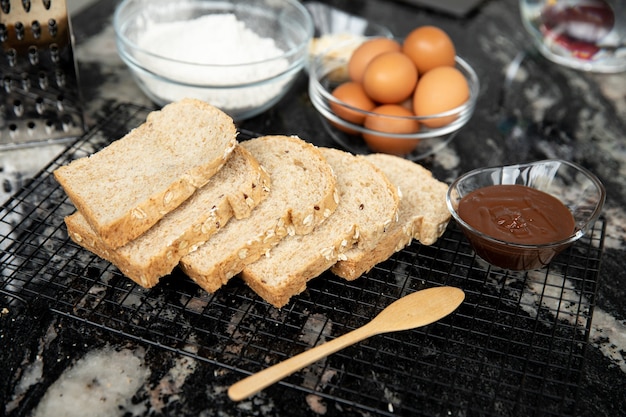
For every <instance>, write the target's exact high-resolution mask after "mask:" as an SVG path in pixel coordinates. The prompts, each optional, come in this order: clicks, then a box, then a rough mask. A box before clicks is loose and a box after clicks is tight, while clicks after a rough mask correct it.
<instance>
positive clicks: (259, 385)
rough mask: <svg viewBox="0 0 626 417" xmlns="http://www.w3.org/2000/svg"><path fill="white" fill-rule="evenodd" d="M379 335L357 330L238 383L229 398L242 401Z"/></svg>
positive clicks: (234, 385)
mask: <svg viewBox="0 0 626 417" xmlns="http://www.w3.org/2000/svg"><path fill="white" fill-rule="evenodd" d="M377 333H378V332H377V331H375V330H374V331H373V330H372V327H368V326H367V325H366V326H363V327H360V328H358V329H355V330H353V331H351V332H349V333H346V334H344V335H342V336H339V337H337V338H336V339H332V340H331V341H329V342H326V343H323V344H321V345H318V346H316V347H314V348H312V349H309V350H306V351H304V352H302V353H300V354H298V355H296V356H293V357H291V358H289V359H287V360H285V361H283V362H280V363H277V364H276V365H274V366H270V367H269V368H266V369H264V370H262V371H260V372H257V373H256V374H252V375H250V376H249V377H247V378H244V379H242V380H241V381H239V382H236V383H235V384H233V385H231V387H230V388H229V389H228V396H229V397H230V399H231V400H233V401H241V400H243V399H245V398H247V397H249V396H251V395H253V394H255V393H257V392H259V391H261V390H262V389H263V388H266V387H268V386H270V385H272V384H273V383H275V382H277V381H280V380H281V379H283V378H285V377H287V376H289V375H291V374H292V373H294V372H296V371H299V370H300V369H302V368H304V367H306V366H307V365H310V364H312V363H313V362H315V361H317V360H319V359H321V358H323V357H326V356H328V355H331V354H333V353H335V352H337V351H339V350H341V349H343V348H345V347H348V346H350V345H353V344H354V343H357V342H360V341H361V340H364V339H366V338H368V337H370V336H373V335H375V334H377Z"/></svg>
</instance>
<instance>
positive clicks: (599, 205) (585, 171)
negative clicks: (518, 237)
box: [446, 158, 606, 251]
mask: <svg viewBox="0 0 626 417" xmlns="http://www.w3.org/2000/svg"><path fill="white" fill-rule="evenodd" d="M551 162H552V163H554V162H557V163H560V164H562V165H567V166H569V167H570V168H572V169H574V170H576V171H578V172H580V173H581V174H583V175H584V176H585V177H586V178H587V179H588V180H589V181H590V182H591V183H593V184H594V186H595V187H596V190H597V191H598V192H599V194H600V198H599V199H598V201H597V202H596V204H595V207H594V210H593V212H592V213H591V214H590V215H589V218H588V219H587V220H586V222H585V226H588V225H590V224H592V223H593V222H595V221H596V220H597V219H598V217H599V216H600V213H601V212H602V209H603V207H604V203H605V201H606V189H605V187H604V185H603V184H602V182H601V181H600V179H599V178H598V177H597V176H596V175H595V174H594V173H592V172H591V171H589V170H588V169H587V168H585V167H583V166H581V165H580V164H577V163H575V162H571V161H567V160H565V159H559V158H554V159H552V158H551V159H542V160H539V161H533V162H526V163H519V164H505V165H495V166H489V167H482V168H475V169H472V170H470V171H467V172H466V173H464V174H462V175H460V176H459V177H457V178H456V179H455V180H454V181H453V182H452V183H451V184H450V186H449V187H448V191H447V192H446V205H447V206H448V210H449V211H450V214H451V215H452V217H453V218H454V220H455V221H456V222H457V224H459V226H460V227H461V228H462V229H465V230H467V231H468V232H471V233H472V234H473V235H475V236H476V237H478V238H480V239H483V240H486V241H488V242H490V243H494V244H497V245H500V246H507V247H511V248H518V249H521V250H525V251H529V250H541V249H550V248H559V247H561V246H564V245H569V244H571V243H573V242H575V241H577V240H578V239H580V238H581V237H582V236H583V235H584V234H585V233H586V229H587V228H586V227H583V228H580V227H578V225H577V226H576V229H575V230H574V232H573V233H572V234H571V235H570V236H568V237H567V238H565V239H561V240H558V241H554V242H550V243H543V244H524V243H516V242H507V241H506V240H501V239H498V238H495V237H493V236H490V235H487V234H485V233H483V232H481V231H479V230H477V229H475V228H474V227H472V226H471V225H469V224H468V223H466V222H465V221H464V220H463V219H462V218H461V217H460V216H459V214H458V212H457V210H456V209H455V207H454V205H453V197H452V193H453V190H454V189H455V188H456V186H457V185H458V184H459V183H460V182H461V181H463V180H466V179H468V178H470V177H472V176H474V175H476V174H478V173H480V172H485V171H498V170H502V169H505V168H514V167H531V166H535V165H542V164H546V163H551ZM493 185H497V184H493ZM479 188H483V187H479Z"/></svg>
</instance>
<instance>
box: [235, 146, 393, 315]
mask: <svg viewBox="0 0 626 417" xmlns="http://www.w3.org/2000/svg"><path fill="white" fill-rule="evenodd" d="M321 150H322V153H323V155H324V157H325V158H326V160H327V161H328V162H329V163H330V165H331V166H332V167H333V170H334V171H335V173H336V175H337V184H338V189H339V205H338V206H337V209H336V210H335V212H334V213H333V214H332V215H331V216H330V217H329V218H328V220H326V221H325V222H323V223H322V224H321V225H319V226H318V227H316V228H315V230H313V232H312V233H310V234H307V235H302V236H287V237H286V238H284V239H283V240H282V241H281V242H280V243H278V244H277V245H276V246H275V247H274V248H273V249H272V250H271V251H270V252H269V253H268V255H267V256H265V257H262V258H260V259H259V260H258V261H256V262H254V263H252V264H250V265H248V266H246V267H245V268H244V269H243V271H242V273H241V276H242V278H243V279H244V281H245V282H246V283H247V284H248V286H249V287H250V288H252V289H253V290H254V291H255V292H256V293H257V294H258V295H259V296H261V297H262V298H263V299H265V300H266V301H267V302H268V303H270V304H272V305H273V306H274V307H276V308H280V307H283V306H284V305H286V304H287V303H288V302H289V299H290V298H291V297H292V296H294V295H296V294H299V293H301V292H302V291H304V290H305V289H306V285H307V282H308V281H309V280H311V279H312V278H315V277H317V276H318V275H320V274H321V273H322V272H324V271H325V270H327V269H328V268H330V267H331V266H332V265H333V264H335V263H336V262H337V261H338V260H340V259H343V253H344V252H345V251H346V250H348V249H349V248H351V247H352V246H353V245H356V246H357V247H359V248H361V249H362V250H372V249H373V248H375V247H376V245H377V243H378V241H379V240H380V239H381V238H382V237H383V236H384V235H385V234H386V231H387V229H389V228H390V227H391V226H392V225H393V224H394V223H395V222H396V221H397V210H398V206H399V196H398V194H397V191H396V187H395V186H394V185H393V184H391V182H389V180H388V179H387V177H386V176H385V175H384V174H383V173H382V172H381V171H380V170H379V169H378V168H376V167H375V166H374V165H373V164H371V163H370V162H369V161H367V159H365V158H364V157H363V156H354V155H352V154H349V153H347V152H344V151H341V150H338V149H330V148H321Z"/></svg>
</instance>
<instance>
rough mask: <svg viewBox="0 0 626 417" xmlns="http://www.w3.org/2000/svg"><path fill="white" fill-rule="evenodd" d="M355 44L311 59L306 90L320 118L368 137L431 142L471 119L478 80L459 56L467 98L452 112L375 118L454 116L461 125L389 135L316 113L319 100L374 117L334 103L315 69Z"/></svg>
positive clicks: (342, 103)
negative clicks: (330, 55) (328, 57)
mask: <svg viewBox="0 0 626 417" xmlns="http://www.w3.org/2000/svg"><path fill="white" fill-rule="evenodd" d="M378 38H385V37H384V36H370V37H363V38H361V39H360V40H359V42H364V41H366V40H371V39H378ZM388 39H395V40H400V38H388ZM355 42H357V40H354V39H352V40H347V41H345V42H342V43H339V44H337V45H335V46H334V47H331V48H328V49H326V50H324V51H323V52H322V53H321V54H319V55H317V56H316V57H315V59H314V60H313V65H312V66H311V68H310V70H309V91H310V96H311V100H312V101H313V104H314V106H315V107H316V109H317V110H318V112H320V113H322V115H323V116H324V118H326V119H327V120H332V122H334V123H337V124H339V125H341V126H342V127H345V128H348V129H351V130H353V131H356V132H359V133H365V134H372V135H380V134H384V135H385V136H387V137H390V138H397V139H433V138H434V139H437V138H438V137H440V136H444V135H447V134H450V133H453V132H456V131H458V130H459V129H460V128H461V127H462V126H463V125H465V124H466V123H467V122H468V121H469V119H470V118H471V115H472V114H473V112H474V109H475V107H476V102H477V101H478V96H479V94H480V80H479V78H478V74H477V73H476V71H475V70H474V68H473V67H472V66H471V65H470V64H469V63H468V62H467V61H466V60H465V59H463V58H462V57H460V56H459V55H456V56H455V62H456V64H457V66H456V67H455V68H457V67H461V68H462V70H463V71H464V74H463V75H465V78H466V79H467V80H468V87H469V91H470V96H469V98H468V99H467V101H466V102H464V103H463V104H461V105H459V106H457V107H455V108H453V109H450V110H447V111H445V112H441V113H437V114H433V115H429V116H387V115H385V116H379V117H384V118H389V119H392V120H393V119H398V120H413V121H416V122H418V123H422V122H423V121H428V120H433V119H437V118H442V117H449V116H455V115H458V116H459V118H461V119H462V122H461V123H456V122H458V119H457V120H455V121H453V122H451V123H449V124H447V125H445V126H442V127H439V128H427V130H424V131H421V130H420V131H419V132H415V133H389V132H379V131H375V130H371V129H368V128H366V127H364V126H362V125H358V124H355V123H352V122H349V121H347V120H344V119H342V118H340V117H339V116H337V115H335V113H334V112H332V110H328V111H322V110H320V108H319V107H318V106H324V105H323V104H321V103H320V101H322V102H323V101H326V102H327V103H329V105H328V106H329V107H330V103H333V104H336V105H338V106H342V107H345V108H346V109H348V110H350V111H352V112H355V113H358V114H360V115H362V116H364V117H366V116H368V115H377V114H376V113H374V112H371V111H366V110H362V109H358V108H356V107H353V106H351V105H349V104H347V103H344V102H343V101H341V100H337V99H336V98H335V97H334V96H333V95H332V93H331V92H330V91H328V90H327V89H326V88H324V87H323V86H322V83H321V82H320V77H321V75H319V70H320V68H322V67H323V65H324V64H325V62H326V61H327V58H326V57H327V56H328V55H329V54H330V53H332V52H333V51H337V50H341V49H342V48H345V47H346V46H347V45H352V44H354V43H355ZM331 59H335V58H331ZM324 75H325V74H324ZM324 107H325V106H324ZM327 112H328V113H330V115H331V118H330V119H329V117H328V115H327V114H326V113H327Z"/></svg>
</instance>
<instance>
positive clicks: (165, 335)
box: [0, 104, 605, 416]
mask: <svg viewBox="0 0 626 417" xmlns="http://www.w3.org/2000/svg"><path fill="white" fill-rule="evenodd" d="M147 112H148V109H145V108H142V107H137V106H134V105H130V104H123V105H120V106H119V107H118V108H117V109H116V111H115V112H114V114H112V115H111V116H110V117H109V118H107V120H104V121H102V122H101V123H100V124H99V125H98V126H97V127H95V128H94V129H92V130H90V131H89V132H88V133H87V134H85V135H84V136H83V137H82V138H80V139H79V140H78V141H77V142H76V143H74V144H72V145H71V146H70V147H68V148H67V149H66V151H65V152H63V153H62V154H61V155H60V156H59V157H58V158H56V159H55V160H54V161H52V162H51V163H50V165H49V166H47V167H46V168H45V169H44V170H42V172H40V173H39V174H38V175H37V176H36V177H35V178H34V179H33V180H32V181H31V182H30V183H29V184H27V185H26V186H25V187H24V188H23V189H21V190H20V191H19V192H18V193H17V194H16V195H15V196H14V197H12V198H11V199H10V200H9V201H8V202H7V203H5V204H4V205H3V206H2V209H1V210H0V249H1V250H2V255H0V271H1V274H0V280H1V281H0V297H9V298H10V297H13V298H15V299H21V300H24V301H26V302H30V301H31V300H33V299H34V298H38V301H43V302H45V303H46V304H47V305H49V308H50V309H51V310H53V311H54V312H56V313H58V314H61V315H64V316H68V317H72V318H75V319H77V320H80V321H82V322H85V323H87V324H89V325H93V326H97V327H100V328H104V329H107V330H109V331H111V332H114V333H117V334H121V335H124V336H126V337H128V338H131V339H136V340H141V341H147V342H148V343H150V344H153V345H155V346H158V347H160V348H164V349H169V350H172V351H175V352H179V353H181V354H184V355H190V356H192V357H194V358H196V359H198V360H201V361H206V362H208V363H211V364H216V365H219V366H221V367H224V368H227V369H229V370H232V371H234V372H236V373H240V374H241V376H242V377H243V376H244V375H245V374H249V373H252V372H256V371H259V370H261V369H263V368H264V367H266V366H267V365H268V364H273V363H276V362H278V361H281V360H283V359H285V358H287V357H290V356H292V355H294V354H296V353H298V352H300V351H303V350H305V349H307V348H309V347H310V346H311V345H313V344H316V343H319V342H320V341H323V340H327V339H331V338H333V337H336V336H339V335H341V334H344V333H346V332H348V331H350V330H352V329H354V328H356V327H358V326H361V325H363V324H365V323H366V322H367V321H368V320H370V319H371V318H372V317H374V316H375V315H376V314H377V313H378V312H379V311H380V310H381V309H382V308H384V307H385V306H386V305H388V304H390V303H391V302H392V301H394V300H396V299H397V298H399V297H401V296H402V295H405V294H407V293H410V292H413V291H416V290H419V289H422V288H428V287H433V286H440V285H452V286H457V287H460V288H462V289H463V290H464V291H465V293H466V299H465V301H464V302H463V304H462V305H461V306H460V308H459V309H458V310H457V311H456V312H454V313H453V314H452V315H450V316H448V317H446V318H445V319H443V320H441V321H439V322H437V323H434V324H432V325H429V326H426V327H424V328H420V329H416V330H412V331H406V332H399V333H393V334H387V335H380V336H376V337H373V338H371V339H369V340H366V341H363V342H361V343H359V344H358V345H356V346H353V347H350V348H348V349H345V350H344V351H342V352H339V353H336V354H334V355H332V356H330V357H329V358H327V359H325V360H323V361H320V362H318V363H316V364H314V365H311V366H310V367H308V368H307V369H305V370H303V371H302V372H299V373H296V374H294V375H292V376H291V377H289V378H287V379H285V380H284V381H282V382H281V384H283V386H285V387H290V388H291V389H296V390H299V391H304V392H307V393H312V394H315V395H318V396H320V397H322V398H325V399H327V400H332V401H334V402H335V403H336V404H338V407H339V408H341V405H342V404H343V405H344V406H350V407H351V408H353V409H357V410H362V412H364V413H371V414H376V415H390V416H391V415H461V414H463V415H481V416H509V415H527V416H530V415H555V416H556V415H558V416H566V415H575V414H576V398H577V395H578V389H579V382H580V380H581V376H582V372H583V364H584V357H585V351H586V349H587V340H588V336H589V331H590V328H591V318H592V313H593V308H594V305H595V296H596V289H597V285H598V271H599V268H600V258H601V253H602V246H603V241H604V228H605V225H604V220H603V219H601V220H599V221H598V222H596V224H595V225H594V227H593V229H592V230H591V231H590V233H589V234H588V235H587V236H585V237H583V238H582V239H581V240H580V241H579V242H577V243H576V244H575V245H574V246H573V247H571V248H570V249H569V250H568V251H566V252H564V253H563V254H561V255H560V256H558V257H557V258H556V259H555V260H554V262H553V263H552V264H551V265H550V266H549V267H548V268H546V269H543V270H540V271H533V272H530V273H510V272H506V271H503V270H499V269H494V268H490V267H488V266H487V265H486V264H484V263H483V262H482V261H481V260H480V259H479V258H477V257H476V256H475V254H474V252H473V251H472V250H471V248H470V247H469V245H468V243H467V241H466V240H465V238H464V237H463V235H462V233H461V232H460V231H459V230H458V229H457V227H456V226H455V225H454V224H453V223H452V224H450V226H449V227H448V229H447V231H446V232H445V234H444V235H443V237H441V238H440V239H439V241H438V242H437V243H436V244H435V245H432V246H422V245H420V244H418V243H414V244H412V245H411V246H409V247H407V248H406V249H404V250H402V251H400V252H398V253H397V254H395V255H394V256H393V257H392V258H391V259H389V260H388V261H386V262H384V263H382V264H380V265H378V266H377V267H375V268H374V269H373V270H372V271H370V272H369V273H367V274H366V275H364V276H363V277H361V278H360V279H358V280H355V281H353V282H346V281H344V280H342V279H339V278H336V277H334V276H333V275H332V274H330V273H325V274H323V275H322V276H320V277H319V278H317V279H315V280H313V281H311V282H310V284H309V288H308V289H307V290H306V291H305V292H304V293H302V294H300V295H299V296H297V297H294V299H293V300H292V301H291V302H290V304H288V305H287V306H286V307H284V308H283V309H281V310H277V309H275V308H273V307H271V306H270V305H268V304H267V303H265V302H264V301H262V300H261V299H260V298H259V297H257V296H256V295H255V294H254V293H253V292H252V291H251V290H250V289H248V288H247V287H246V286H245V285H243V284H242V283H241V282H240V281H239V280H238V279H233V280H231V282H230V283H229V284H228V285H227V286H226V287H224V288H222V289H221V290H219V291H218V292H217V293H216V294H214V295H210V294H207V293H206V292H204V291H202V290H200V289H199V287H197V286H196V285H195V284H194V283H193V282H192V281H191V280H189V279H188V278H187V277H186V276H184V275H183V274H182V273H181V272H180V271H178V270H176V271H174V273H172V275H171V276H168V277H166V278H164V279H163V280H162V282H161V283H160V284H159V285H157V286H156V287H155V288H153V289H151V290H146V289H143V288H141V287H139V286H137V285H135V284H134V283H133V282H132V281H131V280H129V279H127V278H126V277H124V276H123V275H122V274H121V273H120V272H119V271H118V270H117V268H115V267H114V266H112V265H111V264H109V263H108V262H106V261H103V260H101V259H99V258H98V257H96V256H94V255H92V254H91V253H89V252H87V251H85V250H83V249H81V248H80V247H78V246H77V245H75V244H74V243H73V242H71V241H70V240H69V239H68V237H67V233H66V229H65V226H64V223H63V217H64V216H65V215H68V214H70V213H72V212H73V211H74V208H73V206H72V204H71V203H70V202H69V200H68V199H67V198H66V196H65V194H64V192H63V190H62V189H61V188H60V187H59V185H58V184H57V183H56V182H55V180H54V178H53V176H52V171H53V170H55V169H56V168H57V167H59V166H60V165H63V164H65V163H67V162H68V161H70V160H72V159H74V158H77V157H81V156H85V155H88V154H90V153H92V152H94V151H96V150H98V149H100V148H102V147H103V146H105V145H106V144H108V143H109V142H110V141H111V140H113V139H117V138H119V137H121V136H123V135H124V134H125V133H126V132H127V131H128V130H129V129H131V128H133V127H136V126H137V125H139V124H140V123H142V122H143V121H144V120H145V117H146V115H147ZM251 135H252V133H251V132H242V133H241V138H242V139H245V138H246V137H250V136H251ZM224 395H225V394H224Z"/></svg>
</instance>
